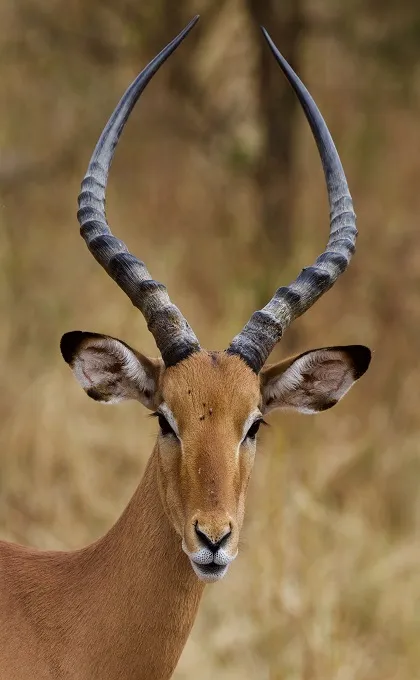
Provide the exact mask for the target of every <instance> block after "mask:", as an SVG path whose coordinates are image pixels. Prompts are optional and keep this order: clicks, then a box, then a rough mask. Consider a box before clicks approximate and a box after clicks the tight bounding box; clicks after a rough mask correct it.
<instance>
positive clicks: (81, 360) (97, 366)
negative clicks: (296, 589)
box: [60, 331, 164, 409]
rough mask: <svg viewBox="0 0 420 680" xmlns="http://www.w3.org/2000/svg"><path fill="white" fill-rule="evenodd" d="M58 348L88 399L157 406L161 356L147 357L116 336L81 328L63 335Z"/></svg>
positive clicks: (161, 370)
mask: <svg viewBox="0 0 420 680" xmlns="http://www.w3.org/2000/svg"><path fill="white" fill-rule="evenodd" d="M60 349H61V353H62V355H63V358H64V360H65V361H66V362H67V363H68V364H69V366H70V368H71V369H72V371H73V373H74V375H75V376H76V378H77V380H78V381H79V383H80V384H81V386H82V387H83V389H84V390H85V392H86V394H88V395H89V397H92V399H95V400H96V401H101V402H107V403H111V404H115V403H117V402H119V401H125V400H127V399H136V400H137V401H140V402H141V403H142V404H144V406H147V408H150V409H155V408H156V407H157V406H158V405H159V399H158V390H159V382H160V376H161V374H162V372H163V370H164V364H163V361H162V359H149V358H148V357H145V356H143V355H142V354H140V353H139V352H136V351H135V350H134V349H132V348H131V347H129V346H128V345H126V344H125V343H124V342H121V340H117V339H116V338H110V337H109V336H107V335H99V334H97V333H85V332H82V331H72V332H71V333H66V334H65V335H63V337H62V338H61V343H60Z"/></svg>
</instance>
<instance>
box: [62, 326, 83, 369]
mask: <svg viewBox="0 0 420 680" xmlns="http://www.w3.org/2000/svg"><path fill="white" fill-rule="evenodd" d="M85 335H86V333H83V331H70V333H64V335H63V337H62V338H61V341H60V350H61V354H62V355H63V359H64V361H66V362H67V363H68V364H71V363H72V361H73V358H74V355H75V353H76V350H77V348H78V347H79V345H80V343H81V341H82V340H83V338H84V337H85Z"/></svg>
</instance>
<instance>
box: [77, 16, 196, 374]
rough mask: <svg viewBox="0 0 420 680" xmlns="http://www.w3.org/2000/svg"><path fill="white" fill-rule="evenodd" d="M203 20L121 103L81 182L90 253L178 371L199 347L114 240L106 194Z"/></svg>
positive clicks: (158, 286) (163, 293)
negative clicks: (143, 113) (168, 68)
mask: <svg viewBox="0 0 420 680" xmlns="http://www.w3.org/2000/svg"><path fill="white" fill-rule="evenodd" d="M198 19H199V17H198V16H196V17H195V18H194V19H193V20H192V21H191V22H190V23H189V24H188V26H187V27H186V28H184V30H183V31H181V33H180V34H179V35H178V36H177V37H176V38H175V39H174V40H172V42H171V43H169V45H167V46H166V47H165V48H164V49H163V50H162V51H161V52H160V54H158V55H157V57H155V58H154V59H153V60H152V61H151V62H150V64H148V66H146V68H145V69H144V70H143V71H142V72H141V73H140V75H138V76H137V78H136V79H135V80H134V81H133V83H132V84H131V85H130V87H129V88H128V89H127V90H126V92H125V94H124V95H123V97H122V98H121V100H120V101H119V103H118V104H117V107H116V109H115V111H114V112H113V114H112V116H111V118H110V119H109V121H108V123H107V124H106V126H105V129H104V131H103V132H102V134H101V136H100V138H99V141H98V143H97V145H96V148H95V150H94V152H93V155H92V158H91V160H90V163H89V167H88V170H87V173H86V175H85V178H84V180H83V182H82V187H81V193H80V195H79V210H78V213H77V218H78V220H79V224H80V233H81V235H82V236H83V238H84V240H85V241H86V244H87V246H88V248H89V250H90V252H91V253H92V255H93V256H94V258H95V259H96V260H97V261H98V262H99V264H100V265H102V267H103V268H104V269H105V270H106V272H107V273H108V274H109V275H110V276H111V277H112V278H113V279H114V281H115V282H116V283H117V284H118V285H119V287H120V288H122V290H123V291H124V293H126V294H127V295H128V297H129V298H130V300H131V302H132V303H133V305H134V306H135V307H137V309H139V310H140V311H141V312H142V314H143V315H144V317H145V319H146V321H147V326H148V328H149V330H150V332H151V333H152V334H153V336H154V338H155V341H156V344H157V346H158V348H159V350H160V352H161V354H162V358H163V360H164V362H165V365H166V366H173V365H174V364H176V363H178V361H181V360H182V359H185V358H186V357H188V356H189V355H190V354H192V353H193V352H196V351H197V350H199V349H200V345H199V342H198V340H197V338H196V336H195V335H194V333H193V331H192V329H191V328H190V326H189V324H188V323H187V321H186V320H185V319H184V317H183V316H182V314H181V312H180V311H179V309H178V308H177V307H176V306H175V305H174V304H172V302H171V301H170V299H169V295H168V293H167V290H166V288H165V286H164V285H163V284H162V283H158V282H157V281H154V280H153V279H152V277H151V276H150V274H149V272H148V271H147V269H146V267H145V264H144V262H142V261H141V260H138V259H137V258H136V257H135V256H134V255H132V254H131V253H130V252H129V251H128V248H127V246H126V245H125V244H124V243H123V242H122V241H120V240H119V239H117V238H115V236H113V235H112V233H111V230H110V228H109V226H108V223H107V220H106V215H105V193H106V186H107V180H108V173H109V168H110V165H111V162H112V158H113V156H114V151H115V147H116V146H117V143H118V140H119V138H120V135H121V132H122V131H123V129H124V126H125V124H126V122H127V120H128V117H129V115H130V113H131V111H132V110H133V108H134V105H135V104H136V102H137V100H138V98H139V97H140V95H141V93H142V92H143V90H144V88H145V87H146V85H147V84H148V83H149V81H150V80H151V79H152V77H153V76H154V74H155V73H156V71H158V69H159V68H160V67H161V65H162V64H163V63H164V61H166V59H167V58H168V57H169V56H170V55H171V54H172V52H174V51H175V50H176V48H177V47H178V46H179V45H180V43H181V42H182V41H183V40H184V38H185V37H186V36H187V35H188V33H189V32H190V31H191V29H192V28H193V27H194V26H195V24H196V23H197V21H198Z"/></svg>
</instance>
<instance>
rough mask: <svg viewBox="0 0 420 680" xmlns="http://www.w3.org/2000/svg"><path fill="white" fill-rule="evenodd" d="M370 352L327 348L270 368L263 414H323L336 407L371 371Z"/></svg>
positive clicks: (353, 347) (358, 348)
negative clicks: (274, 411) (285, 411)
mask: <svg viewBox="0 0 420 680" xmlns="http://www.w3.org/2000/svg"><path fill="white" fill-rule="evenodd" d="M369 362H370V350H368V349H367V348H365V347H362V346H360V345H350V346H349V347H327V348H323V349H318V350H313V351H310V352H306V353H305V354H302V355H300V356H298V357H296V358H295V359H294V360H289V361H288V362H286V365H284V363H283V364H282V363H281V364H278V365H277V366H273V367H269V368H268V369H267V370H266V371H265V374H264V373H263V374H262V396H263V412H265V413H267V412H268V411H271V410H272V409H274V408H282V409H294V410H297V411H299V412H301V413H319V412H321V411H325V410H327V409H329V408H331V407H332V406H334V405H335V404H336V403H337V402H338V401H339V400H340V399H342V397H343V396H344V395H345V394H346V393H347V392H348V391H349V389H350V388H351V387H352V385H353V384H354V383H355V381H356V380H357V379H358V378H359V377H360V376H361V375H363V373H364V372H365V371H366V370H367V368H368V366H369Z"/></svg>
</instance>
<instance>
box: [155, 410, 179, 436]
mask: <svg viewBox="0 0 420 680" xmlns="http://www.w3.org/2000/svg"><path fill="white" fill-rule="evenodd" d="M157 417H158V421H159V427H160V431H161V433H162V434H163V435H166V434H173V436H174V437H176V433H175V432H174V430H173V428H172V427H171V426H170V425H169V423H168V421H167V420H166V418H165V416H163V415H162V414H161V413H158V414H157Z"/></svg>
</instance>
